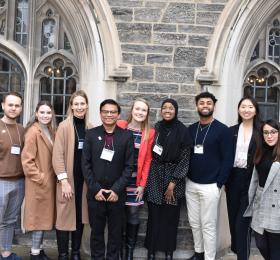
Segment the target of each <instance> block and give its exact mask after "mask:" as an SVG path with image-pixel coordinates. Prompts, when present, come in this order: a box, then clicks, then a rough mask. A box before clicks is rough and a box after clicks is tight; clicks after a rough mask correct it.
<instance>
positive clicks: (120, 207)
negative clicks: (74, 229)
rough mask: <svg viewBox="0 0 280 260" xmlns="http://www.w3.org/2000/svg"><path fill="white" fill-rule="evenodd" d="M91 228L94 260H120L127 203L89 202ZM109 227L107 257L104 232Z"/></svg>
mask: <svg viewBox="0 0 280 260" xmlns="http://www.w3.org/2000/svg"><path fill="white" fill-rule="evenodd" d="M88 209H89V222H90V226H91V237H90V248H91V259H92V260H104V259H106V260H118V259H119V253H120V249H121V241H122V224H123V217H124V212H125V211H124V210H125V202H124V201H117V202H105V201H96V200H89V201H88ZM106 223H107V225H108V242H107V251H106V256H105V240H104V231H105V226H106Z"/></svg>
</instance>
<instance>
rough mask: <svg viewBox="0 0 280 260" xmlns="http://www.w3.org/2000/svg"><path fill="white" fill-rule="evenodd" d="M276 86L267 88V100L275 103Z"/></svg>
mask: <svg viewBox="0 0 280 260" xmlns="http://www.w3.org/2000/svg"><path fill="white" fill-rule="evenodd" d="M277 92H278V91H277V88H269V89H268V90H267V102H272V103H277V99H278V98H277V97H278V95H277Z"/></svg>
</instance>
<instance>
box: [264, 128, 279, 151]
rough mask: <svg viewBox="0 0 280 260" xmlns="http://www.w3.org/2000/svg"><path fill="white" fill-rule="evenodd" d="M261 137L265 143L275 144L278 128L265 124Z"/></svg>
mask: <svg viewBox="0 0 280 260" xmlns="http://www.w3.org/2000/svg"><path fill="white" fill-rule="evenodd" d="M263 138H264V141H265V142H266V144H267V145H269V146H274V145H276V143H277V142H278V130H277V129H275V128H273V127H271V126H270V125H268V124H265V125H264V126H263Z"/></svg>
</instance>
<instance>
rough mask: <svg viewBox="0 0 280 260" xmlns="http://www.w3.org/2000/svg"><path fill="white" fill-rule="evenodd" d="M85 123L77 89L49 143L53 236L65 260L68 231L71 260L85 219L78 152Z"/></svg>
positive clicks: (85, 103)
mask: <svg viewBox="0 0 280 260" xmlns="http://www.w3.org/2000/svg"><path fill="white" fill-rule="evenodd" d="M87 128H89V123H88V98H87V95H86V93H85V92H84V91H82V90H78V91H76V92H74V93H73V94H72V96H71V97H70V100H69V107H68V111H67V118H66V119H65V120H64V121H63V122H61V123H60V125H59V127H58V130H57V133H56V137H55V141H54V147H53V160H52V161H53V168H54V171H55V173H56V175H57V179H58V183H57V190H56V209H57V219H56V237H57V247H58V253H59V255H58V259H59V260H68V259H69V256H68V244H69V236H70V235H71V258H70V259H71V260H80V259H81V257H80V245H81V239H82V234H83V228H84V225H83V223H88V213H87V204H86V198H85V194H86V190H85V188H86V187H85V184H84V177H83V173H82V164H81V156H82V149H83V144H84V139H85V133H86V129H87Z"/></svg>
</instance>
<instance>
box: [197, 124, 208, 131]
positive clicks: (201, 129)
mask: <svg viewBox="0 0 280 260" xmlns="http://www.w3.org/2000/svg"><path fill="white" fill-rule="evenodd" d="M207 127H209V124H207V125H205V126H203V127H202V126H201V124H199V128H200V132H202V131H203V130H204V129H206V128H207Z"/></svg>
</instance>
